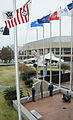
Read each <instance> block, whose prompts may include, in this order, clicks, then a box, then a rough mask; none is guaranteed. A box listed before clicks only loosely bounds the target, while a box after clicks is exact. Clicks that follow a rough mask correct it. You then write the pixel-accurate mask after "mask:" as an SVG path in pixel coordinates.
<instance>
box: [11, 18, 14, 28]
mask: <svg viewBox="0 0 73 120" xmlns="http://www.w3.org/2000/svg"><path fill="white" fill-rule="evenodd" d="M11 24H12V27H14V24H13V20H12V19H11Z"/></svg>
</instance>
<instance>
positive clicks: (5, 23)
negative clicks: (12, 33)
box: [5, 21, 9, 29]
mask: <svg viewBox="0 0 73 120" xmlns="http://www.w3.org/2000/svg"><path fill="white" fill-rule="evenodd" d="M5 24H6V26H7V22H6V21H5ZM7 28H8V26H7ZM8 29H9V28H8Z"/></svg>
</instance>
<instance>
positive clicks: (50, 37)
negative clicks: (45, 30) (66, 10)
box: [50, 21, 52, 83]
mask: <svg viewBox="0 0 73 120" xmlns="http://www.w3.org/2000/svg"><path fill="white" fill-rule="evenodd" d="M51 45H52V22H51V21H50V83H52V68H51V63H52V62H51V61H52V51H51Z"/></svg>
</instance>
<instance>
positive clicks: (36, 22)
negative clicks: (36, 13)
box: [30, 21, 43, 27]
mask: <svg viewBox="0 0 73 120" xmlns="http://www.w3.org/2000/svg"><path fill="white" fill-rule="evenodd" d="M30 26H31V27H42V26H43V24H42V23H38V21H34V22H32V23H31V24H30Z"/></svg>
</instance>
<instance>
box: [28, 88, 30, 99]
mask: <svg viewBox="0 0 73 120" xmlns="http://www.w3.org/2000/svg"><path fill="white" fill-rule="evenodd" d="M27 94H28V99H29V98H30V91H29V89H27Z"/></svg>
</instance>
